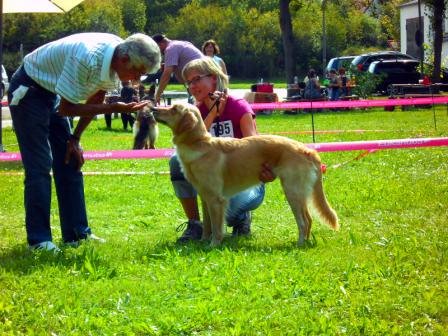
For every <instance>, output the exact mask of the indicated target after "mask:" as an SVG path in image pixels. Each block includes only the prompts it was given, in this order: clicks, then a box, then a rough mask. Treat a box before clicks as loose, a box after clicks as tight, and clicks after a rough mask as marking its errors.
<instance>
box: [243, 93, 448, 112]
mask: <svg viewBox="0 0 448 336" xmlns="http://www.w3.org/2000/svg"><path fill="white" fill-rule="evenodd" d="M433 104H434V105H438V104H448V96H446V97H424V98H399V99H361V100H351V101H341V100H339V101H313V102H310V101H297V102H279V103H253V104H250V106H251V107H252V109H253V110H294V109H311V108H313V109H323V108H342V107H352V108H353V107H382V106H404V105H433Z"/></svg>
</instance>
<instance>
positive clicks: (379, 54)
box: [352, 50, 416, 71]
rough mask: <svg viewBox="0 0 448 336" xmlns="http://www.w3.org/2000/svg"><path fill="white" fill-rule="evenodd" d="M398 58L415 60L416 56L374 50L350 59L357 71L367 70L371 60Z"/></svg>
mask: <svg viewBox="0 0 448 336" xmlns="http://www.w3.org/2000/svg"><path fill="white" fill-rule="evenodd" d="M398 59H411V60H415V59H416V58H414V57H412V56H411V55H407V54H403V53H401V52H399V51H387V50H386V51H376V52H371V53H367V54H362V55H359V56H356V57H355V59H354V60H353V61H352V66H354V67H356V68H357V69H358V70H359V71H367V70H368V69H369V66H370V64H371V63H372V62H375V61H381V60H398Z"/></svg>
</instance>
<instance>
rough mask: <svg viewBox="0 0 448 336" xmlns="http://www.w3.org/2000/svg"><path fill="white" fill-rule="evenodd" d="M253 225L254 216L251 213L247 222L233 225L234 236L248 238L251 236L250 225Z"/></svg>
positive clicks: (248, 214)
mask: <svg viewBox="0 0 448 336" xmlns="http://www.w3.org/2000/svg"><path fill="white" fill-rule="evenodd" d="M251 224H252V214H251V212H250V211H249V212H248V213H247V217H246V219H245V220H243V221H242V222H240V223H238V224H234V225H233V230H232V236H234V237H237V236H248V235H250V225H251Z"/></svg>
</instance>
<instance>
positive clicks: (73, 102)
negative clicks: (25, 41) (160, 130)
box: [8, 33, 161, 251]
mask: <svg viewBox="0 0 448 336" xmlns="http://www.w3.org/2000/svg"><path fill="white" fill-rule="evenodd" d="M160 62H161V55H160V50H159V47H158V46H157V44H156V43H155V42H154V41H153V40H152V39H151V38H150V37H149V36H146V35H144V34H134V35H131V36H130V37H128V38H127V39H125V40H123V39H121V38H120V37H118V36H115V35H112V34H106V33H81V34H75V35H71V36H67V37H64V38H62V39H59V40H56V41H53V42H50V43H47V44H45V45H43V46H41V47H39V48H37V49H36V50H34V51H33V52H31V53H30V54H28V55H26V56H25V58H24V59H23V64H22V65H21V66H20V67H19V68H18V70H17V71H16V72H15V73H14V75H13V76H12V79H11V84H10V89H9V92H8V102H9V107H10V111H11V117H12V120H13V124H14V129H15V132H16V136H17V140H18V143H19V148H20V153H21V156H22V162H23V166H24V170H25V190H24V197H25V224H26V232H27V240H28V244H29V247H30V248H31V249H44V250H53V251H57V250H59V248H58V247H57V246H56V245H55V244H54V243H53V239H52V234H51V229H50V205H51V176H50V171H52V172H53V177H54V182H55V186H56V195H57V198H58V206H59V217H60V225H61V232H62V240H63V242H64V243H67V244H70V245H72V246H77V245H78V244H79V242H80V241H81V240H83V239H92V240H101V241H104V240H103V239H101V238H98V237H97V236H95V235H93V234H92V232H91V229H90V228H89V226H88V221H87V214H86V206H85V200H84V182H83V176H82V173H81V171H80V169H81V167H82V165H83V163H84V159H83V155H82V148H81V147H80V145H79V139H80V137H81V134H82V132H83V131H84V129H85V128H86V127H87V126H88V124H89V123H90V121H91V120H92V118H93V117H94V116H95V115H97V114H104V113H111V112H123V113H125V112H129V113H130V112H133V111H137V110H139V109H140V108H141V107H143V106H144V105H145V104H146V102H141V103H136V102H132V103H123V102H117V103H113V104H104V97H105V94H106V91H107V90H109V89H113V88H115V87H116V86H117V81H128V80H138V79H140V76H141V75H143V74H145V73H151V72H154V71H156V70H157V69H158V68H159V67H160ZM73 116H79V117H80V119H79V122H78V124H77V126H76V128H75V130H74V131H73V133H72V132H71V129H70V124H69V121H68V118H67V117H73Z"/></svg>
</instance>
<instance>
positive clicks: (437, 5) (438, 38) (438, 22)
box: [425, 0, 447, 82]
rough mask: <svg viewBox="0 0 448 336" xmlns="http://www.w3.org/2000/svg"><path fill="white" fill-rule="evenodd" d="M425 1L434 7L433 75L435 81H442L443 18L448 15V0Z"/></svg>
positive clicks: (432, 19)
mask: <svg viewBox="0 0 448 336" xmlns="http://www.w3.org/2000/svg"><path fill="white" fill-rule="evenodd" d="M425 3H426V4H427V5H429V6H430V7H431V8H432V18H431V25H432V29H433V31H434V39H433V53H434V67H433V72H432V76H431V77H432V80H433V81H434V82H440V73H441V68H442V44H443V19H444V18H445V15H446V7H447V0H426V1H425Z"/></svg>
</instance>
